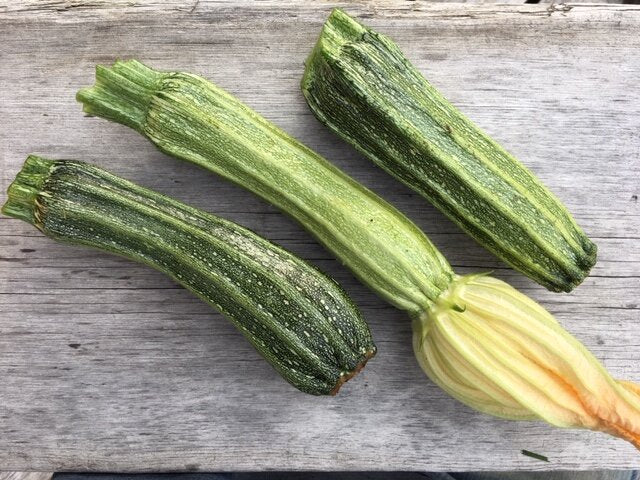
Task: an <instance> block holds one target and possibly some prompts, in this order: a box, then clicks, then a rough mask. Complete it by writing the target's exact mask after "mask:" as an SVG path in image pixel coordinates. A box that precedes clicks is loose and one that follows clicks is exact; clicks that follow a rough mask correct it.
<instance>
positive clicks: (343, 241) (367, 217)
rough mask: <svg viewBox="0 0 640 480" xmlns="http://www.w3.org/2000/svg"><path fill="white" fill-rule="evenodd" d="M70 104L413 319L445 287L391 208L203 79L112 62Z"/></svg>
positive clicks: (442, 275) (414, 231)
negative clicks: (241, 199) (215, 188)
mask: <svg viewBox="0 0 640 480" xmlns="http://www.w3.org/2000/svg"><path fill="white" fill-rule="evenodd" d="M77 98H78V100H79V101H81V102H82V103H83V104H84V110H85V112H87V113H89V114H92V115H98V116H101V117H105V118H107V119H109V120H113V121H116V122H119V123H123V124H125V125H128V126H130V127H132V128H134V129H136V130H137V131H139V132H140V133H142V134H143V135H146V136H147V137H148V138H149V139H150V140H151V141H152V142H153V143H155V144H156V145H157V146H158V147H159V148H160V150H162V151H164V152H166V153H168V154H170V155H173V156H175V157H177V158H180V159H182V160H186V161H188V162H192V163H195V164H197V165H200V166H202V167H204V168H206V169H208V170H211V171H213V172H215V173H217V174H219V175H222V176H223V177H225V178H227V179H229V180H231V181H233V182H235V183H237V184H238V185H240V186H242V187H244V188H247V189H249V190H251V191H252V192H254V193H256V194H257V195H259V196H261V197H262V198H264V199H265V200H267V201H268V202H270V203H272V204H274V205H276V206H277V207H279V208H280V209H282V210H284V211H285V212H287V213H288V214H289V215H291V216H292V217H294V218H295V219H296V220H298V221H299V222H300V223H301V224H302V225H303V226H304V227H305V228H307V230H309V231H310V232H311V233H312V234H313V235H315V237H316V238H317V239H318V240H319V241H320V242H321V243H322V244H323V245H325V246H326V247H327V249H329V250H330V251H332V252H334V253H335V254H336V255H337V256H338V257H339V258H340V260H341V261H342V262H343V263H344V264H345V265H347V266H348V267H349V268H350V269H351V270H352V271H353V272H354V273H355V274H356V275H357V276H358V277H359V278H360V279H361V280H362V281H363V282H364V283H365V284H367V285H369V286H370V287H371V288H373V289H374V290H375V291H376V292H377V293H378V294H379V295H380V296H382V297H383V298H385V299H386V300H388V301H389V302H391V303H392V304H393V305H395V306H397V307H398V308H401V309H405V310H409V311H410V312H413V313H416V314H418V313H419V312H421V311H423V310H424V309H425V308H427V307H428V306H429V305H430V304H431V303H432V302H433V301H434V300H435V298H437V296H438V295H439V294H440V292H441V291H442V290H443V289H445V288H446V287H447V285H448V284H449V281H450V279H451V276H452V275H453V272H452V271H451V268H450V267H449V264H448V263H447V261H446V260H445V259H444V257H443V256H442V255H441V254H440V253H439V252H438V250H437V249H436V248H435V247H434V245H433V244H432V243H431V242H430V241H429V239H428V238H427V237H426V236H425V235H424V233H422V231H420V229H418V227H416V226H415V225H414V224H413V223H412V222H411V221H410V220H408V219H407V218H406V217H405V216H404V215H402V214H401V213H400V212H399V211H398V210H397V209H395V208H394V207H392V206H391V205H389V204H388V203H387V202H385V201H384V200H382V199H381V198H380V197H378V196H377V195H375V194H374V193H373V192H371V191H370V190H368V189H366V188H365V187H363V186H362V185H360V184H359V183H357V182H356V181H354V180H353V179H352V178H350V177H348V176H347V175H345V174H344V173H343V172H342V171H340V170H339V169H337V168H336V167H334V166H333V165H331V164H330V163H329V162H328V161H327V160H325V159H324V158H322V157H321V156H320V155H318V154H317V153H315V152H313V151H312V150H310V149H309V148H307V147H305V146H304V145H302V144H301V143H300V142H298V141H297V140H295V139H294V138H292V137H291V136H289V135H288V134H287V133H285V132H283V131H282V130H280V129H279V128H278V127H276V126H275V125H273V124H272V123H270V122H269V121H267V120H265V119H264V118H263V117H261V116H260V115H258V114H257V113H256V112H254V111H253V110H251V109H250V108H249V107H247V106H246V105H244V104H243V103H241V102H240V101H239V100H238V99H237V98H235V97H233V96H231V95H229V94H228V93H227V92H225V91H224V90H222V89H221V88H218V87H217V86H215V85H213V84H212V83H210V82H208V81H207V80H205V79H204V78H201V77H198V76H196V75H191V74H189V73H182V72H159V71H157V70H153V69H151V68H148V67H146V66H145V65H143V64H142V63H140V62H137V61H135V60H129V61H126V62H116V63H115V64H114V65H113V66H112V67H111V68H105V67H102V66H98V67H96V84H95V86H93V87H91V88H86V89H83V90H80V91H79V92H78V95H77Z"/></svg>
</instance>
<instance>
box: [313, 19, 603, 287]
mask: <svg viewBox="0 0 640 480" xmlns="http://www.w3.org/2000/svg"><path fill="white" fill-rule="evenodd" d="M302 91H303V94H304V96H305V98H306V99H307V102H308V104H309V106H310V107H311V110H312V111H313V113H314V114H315V116H316V117H317V118H318V119H319V120H320V121H321V122H323V123H324V124H326V125H327V126H328V127H329V128H330V129H331V130H333V131H334V132H335V133H337V134H338V135H339V136H341V137H342V138H343V139H345V140H346V141H347V142H349V143H350V144H352V145H353V146H354V147H355V148H357V149H358V150H359V151H360V152H362V153H363V154H364V155H365V156H366V157H368V158H369V159H371V160H372V161H373V162H374V163H376V164H377V165H378V166H380V167H382V168H383V169H384V170H385V171H387V172H388V173H390V174H391V175H393V176H394V177H396V178H398V179H399V180H400V181H402V182H403V183H405V184H406V185H408V186H409V187H411V188H412V189H414V190H415V191H417V192H418V193H420V194H421V195H423V196H424V197H425V198H427V199H428V200H429V201H430V202H431V203H433V204H434V205H435V206H436V207H438V208H439V209H440V210H441V211H442V212H443V213H445V214H446V215H447V216H448V217H449V218H450V219H451V220H453V221H454V222H455V223H456V224H458V226H460V227H461V228H462V229H463V230H464V231H466V232H467V233H468V234H469V235H471V236H472V237H473V238H475V239H476V240H477V241H478V242H479V243H480V244H482V245H484V246H485V247H486V248H487V249H488V250H490V251H491V252H493V253H494V254H495V255H496V256H498V257H499V258H501V259H502V260H504V261H505V262H506V263H508V264H509V265H511V266H512V267H513V268H515V269H516V270H519V271H520V272H522V273H524V274H525V275H527V276H528V277H530V278H532V279H533V280H535V281H536V282H538V283H540V284H541V285H543V286H545V287H547V288H548V289H550V290H553V291H565V292H568V291H571V290H572V289H573V288H574V287H575V286H576V285H578V284H580V282H582V280H583V279H584V278H585V277H586V276H587V274H588V273H589V270H590V269H591V267H592V266H593V265H594V263H595V261H596V246H595V244H593V243H592V242H591V241H590V240H589V238H587V236H586V235H585V234H584V232H583V231H582V230H581V229H580V227H579V226H578V225H577V224H576V222H575V221H574V220H573V218H572V217H571V215H570V214H569V212H568V211H567V209H566V208H565V207H564V205H563V204H562V203H561V202H560V201H559V200H558V199H557V198H556V197H555V196H554V195H553V194H552V193H551V192H550V191H549V190H548V189H547V188H546V187H545V186H544V185H542V183H541V182H540V181H539V180H538V179H537V178H536V177H535V176H534V175H533V173H532V172H531V171H529V170H528V169H527V168H526V167H525V166H524V165H522V164H521V163H520V162H518V160H516V159H515V158H514V157H513V156H512V155H510V154H509V153H508V152H507V151H506V150H505V149H504V148H502V147H501V146H500V145H498V144H497V143H496V142H495V141H494V140H492V139H491V138H489V137H488V136H487V135H486V134H485V133H484V132H482V131H481V130H480V129H479V128H478V127H477V126H476V125H474V124H473V123H472V122H471V121H470V120H469V119H468V118H466V117H465V116H464V115H463V114H462V113H461V112H460V111H459V110H458V109H456V108H455V107H454V106H453V105H452V104H451V103H449V102H448V101H447V100H446V99H445V98H444V97H443V96H442V95H441V94H440V93H439V92H438V91H437V90H436V89H435V88H434V87H433V86H432V85H431V84H430V83H429V82H428V81H427V80H426V79H425V78H424V77H423V76H422V75H421V74H420V72H418V71H417V70H416V69H415V67H414V66H413V65H411V63H410V62H409V61H408V60H407V59H406V58H405V56H404V55H403V54H402V52H401V51H400V49H399V48H398V46H397V45H396V44H395V43H393V42H392V41H391V40H390V39H389V38H387V37H385V36H384V35H380V34H378V33H376V32H374V31H373V30H371V29H369V28H366V27H364V26H362V25H360V24H359V23H357V22H356V21H355V20H353V19H352V18H351V17H349V16H348V15H347V14H346V13H344V12H342V11H340V10H334V11H333V12H332V13H331V15H330V16H329V19H328V20H327V21H326V23H325V25H324V28H323V29H322V33H321V35H320V39H319V40H318V43H317V44H316V46H315V48H314V49H313V51H312V53H311V55H310V56H309V58H308V59H307V62H306V69H305V73H304V77H303V80H302Z"/></svg>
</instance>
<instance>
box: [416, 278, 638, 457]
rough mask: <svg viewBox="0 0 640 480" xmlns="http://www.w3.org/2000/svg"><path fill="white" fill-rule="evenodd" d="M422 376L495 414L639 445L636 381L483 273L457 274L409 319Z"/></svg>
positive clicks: (501, 283) (503, 283)
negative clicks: (616, 373) (619, 377)
mask: <svg viewBox="0 0 640 480" xmlns="http://www.w3.org/2000/svg"><path fill="white" fill-rule="evenodd" d="M414 350H415V353H416V357H417V358H418V361H419V363H420V365H421V367H422V369H423V370H424V371H425V373H426V374H427V375H428V376H429V378H431V379H432V380H433V381H434V382H435V383H436V384H438V385H439V386H440V387H442V388H443V389H444V390H445V391H446V392H448V393H449V394H450V395H452V396H453V397H455V398H457V399H458V400H460V401H461V402H463V403H465V404H467V405H469V406H471V407H472V408H475V409H476V410H479V411H481V412H485V413H489V414H491V415H495V416H498V417H503V418H509V419H514V420H523V419H528V420H530V419H541V420H545V421H547V422H549V423H551V424H552V425H556V426H558V427H574V428H589V429H591V430H599V431H603V432H606V433H610V434H612V435H616V436H618V437H622V438H624V439H626V440H628V441H630V442H631V443H633V444H634V445H635V446H636V447H637V448H640V386H638V385H636V384H634V383H631V382H625V381H616V380H614V379H613V378H611V376H610V375H609V373H608V372H607V371H606V370H605V369H604V367H603V366H602V365H601V364H600V362H599V361H598V360H597V359H596V358H595V357H594V356H593V355H592V354H591V353H590V352H589V351H588V350H587V349H586V348H585V347H584V346H583V345H582V344H581V343H580V342H579V341H578V340H577V339H575V338H574V337H573V336H571V335H570V334H569V333H568V332H567V331H566V330H564V329H563V328H562V327H561V326H560V324H559V323H558V322H557V321H556V320H555V319H554V318H553V316H552V315H551V314H550V313H549V312H547V311H546V310H545V309H544V308H542V307H541V306H540V305H539V304H537V303H536V302H534V301H533V300H531V299H530V298H528V297H527V296H525V295H523V294H522V293H520V292H518V291H517V290H516V289H514V288H513V287H511V286H509V285H508V284H506V283H505V282H502V281H500V280H497V279H495V278H491V277H489V276H486V275H470V276H466V277H459V278H457V279H456V280H455V282H454V283H453V284H452V285H451V287H450V288H449V289H448V290H447V291H446V292H445V293H444V294H443V295H441V296H440V298H439V299H438V301H437V302H436V304H435V305H434V306H433V307H432V308H431V309H430V310H429V311H428V312H425V313H424V314H423V315H422V316H421V317H419V318H417V319H415V320H414Z"/></svg>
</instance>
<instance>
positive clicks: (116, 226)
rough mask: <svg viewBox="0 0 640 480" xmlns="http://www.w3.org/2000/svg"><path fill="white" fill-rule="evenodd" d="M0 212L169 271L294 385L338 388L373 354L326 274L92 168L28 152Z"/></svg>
mask: <svg viewBox="0 0 640 480" xmlns="http://www.w3.org/2000/svg"><path fill="white" fill-rule="evenodd" d="M2 212H3V213H4V214H5V215H9V216H11V217H15V218H19V219H22V220H24V221H26V222H28V223H30V224H32V225H34V226H36V227H37V228H38V229H40V230H41V231H42V232H43V233H44V234H45V235H47V236H49V237H51V238H53V239H55V240H58V241H61V242H65V243H74V244H80V245H88V246H91V247H95V248H99V249H101V250H106V251H109V252H112V253H115V254H118V255H122V256H125V257H128V258H131V259H133V260H136V261H138V262H142V263H145V264H147V265H150V266H152V267H154V268H156V269H158V270H160V271H162V272H164V273H166V274H168V275H169V276H170V277H172V278H173V279H174V280H175V281H176V282H178V283H179V284H181V285H182V286H184V287H185V288H187V289H188V290H190V291H191V292H193V293H194V294H196V295H197V296H198V297H200V298H201V299H203V300H204V301H206V302H207V303H209V304H210V305H212V306H213V307H215V308H216V309H217V310H218V311H220V312H221V313H222V314H224V315H225V316H226V317H227V318H229V319H230V320H231V322H232V323H233V324H234V325H235V326H236V327H237V328H238V329H239V330H240V331H241V332H242V333H243V334H244V336H245V337H246V338H247V339H248V340H249V341H250V342H251V344H252V345H253V346H254V347H255V348H256V350H258V352H260V354H261V355H262V356H263V357H264V358H265V359H266V360H267V361H269V363H270V364H271V365H273V367H275V369H276V370H277V371H278V372H279V373H280V374H281V375H282V376H283V377H284V378H285V379H286V380H287V381H288V382H290V383H291V384H292V385H294V386H295V387H296V388H298V389H300V390H301V391H303V392H307V393H311V394H315V395H325V394H335V393H337V391H338V389H339V388H340V386H341V385H342V384H343V383H344V382H345V381H346V380H348V379H349V378H350V377H352V376H353V375H355V374H356V373H357V372H358V371H359V370H360V369H361V368H362V367H363V366H364V364H365V363H366V361H367V360H368V359H369V358H370V357H372V356H373V355H374V354H375V351H376V348H375V346H374V344H373V340H372V338H371V334H370V332H369V328H368V326H367V324H366V323H365V321H364V320H363V318H362V316H361V314H360V312H359V310H358V309H357V307H356V306H355V305H354V304H353V303H352V302H351V300H350V299H349V297H348V296H347V295H346V293H345V292H344V291H343V290H342V289H341V288H340V287H339V286H338V284H337V283H336V282H335V281H333V280H332V279H330V278H328V277H327V276H325V275H324V274H322V273H321V272H320V271H318V270H317V269H315V268H314V267H312V266H311V265H309V264H308V263H306V262H304V261H303V260H301V259H300V258H298V257H296V256H295V255H293V254H291V253H289V252H288V251H286V250H284V249H283V248H281V247H279V246H277V245H274V244H273V243H271V242H269V241H268V240H266V239H264V238H262V237H260V236H258V235H256V234H255V233H253V232H251V231H249V230H247V229H246V228H243V227H241V226H239V225H237V224H235V223H233V222H230V221H227V220H224V219H222V218H219V217H216V216H214V215H210V214H208V213H205V212H203V211H200V210H198V209H195V208H192V207H189V206H187V205H185V204H183V203H180V202H178V201H176V200H173V199H171V198H169V197H166V196H163V195H160V194H158V193H156V192H153V191H151V190H148V189H145V188H142V187H140V186H138V185H135V184H133V183H131V182H129V181H126V180H123V179H122V178H118V177H116V176H114V175H112V174H110V173H107V172H105V171H104V170H101V169H99V168H97V167H95V166H92V165H89V164H86V163H82V162H76V161H70V160H55V161H54V160H47V159H44V158H41V157H36V156H30V157H29V158H27V160H26V162H25V164H24V166H23V168H22V170H21V171H20V173H19V174H18V175H17V177H16V179H15V181H14V182H13V183H12V184H11V186H10V187H9V198H8V200H7V202H6V204H5V205H4V206H3V208H2Z"/></svg>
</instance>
